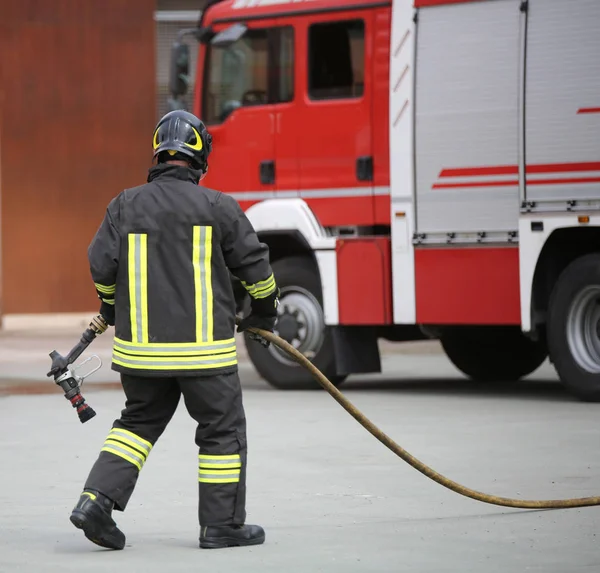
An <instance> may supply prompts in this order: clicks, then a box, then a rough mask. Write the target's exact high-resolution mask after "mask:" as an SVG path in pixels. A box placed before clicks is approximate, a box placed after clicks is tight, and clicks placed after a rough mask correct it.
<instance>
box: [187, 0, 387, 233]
mask: <svg viewBox="0 0 600 573" xmlns="http://www.w3.org/2000/svg"><path fill="white" fill-rule="evenodd" d="M291 8H293V10H292V9H291ZM390 11H391V9H390V2H382V1H380V0H379V1H378V0H361V1H360V2H356V1H354V2H353V1H339V0H303V1H295V2H293V3H292V2H289V1H287V2H256V1H253V2H251V1H242V2H240V1H239V0H237V1H236V0H226V1H223V2H218V3H216V4H213V5H211V6H210V7H208V8H207V9H206V10H205V12H204V14H203V17H202V22H201V25H202V27H204V28H207V29H210V30H211V32H212V33H213V34H218V33H219V32H223V31H225V30H227V29H231V28H232V27H234V26H235V25H236V24H237V25H240V24H241V25H243V26H244V28H245V31H244V32H243V34H242V35H241V36H240V37H239V40H237V41H236V42H235V44H234V45H226V46H219V45H214V44H211V43H210V42H206V43H202V44H201V48H200V56H199V58H198V69H197V76H196V77H197V78H198V79H199V81H197V82H196V86H197V90H198V91H197V94H196V97H195V98H194V102H195V104H194V105H195V107H194V110H193V111H194V113H195V114H196V115H198V116H199V117H201V118H202V119H203V121H204V122H205V123H206V124H207V126H208V129H209V131H210V133H211V134H212V135H213V138H214V152H213V154H212V156H211V165H210V172H209V174H208V176H207V179H206V183H207V185H208V186H210V187H213V188H215V189H219V190H221V191H223V192H228V193H231V194H232V195H234V196H235V197H236V198H237V199H238V200H239V201H240V203H241V204H242V207H244V208H247V207H249V206H250V205H252V204H253V203H254V202H257V201H261V200H264V199H268V198H271V197H300V196H302V197H303V198H304V199H305V200H306V202H307V204H308V206H309V207H310V208H311V209H312V210H313V212H314V213H315V215H316V217H317V219H318V220H319V221H320V222H321V224H322V225H324V226H325V227H341V226H346V225H348V226H374V225H389V221H390V213H389V211H390V209H389V146H388V121H387V117H388V106H387V97H388V96H387V88H388V75H389V31H390V25H389V24H390ZM331 198H336V199H338V200H337V201H331Z"/></svg>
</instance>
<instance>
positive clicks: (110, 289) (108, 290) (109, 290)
mask: <svg viewBox="0 0 600 573" xmlns="http://www.w3.org/2000/svg"><path fill="white" fill-rule="evenodd" d="M94 286H95V287H96V290H97V291H98V292H100V293H102V294H115V292H116V290H117V285H116V284H114V285H110V286H105V285H103V284H100V283H94Z"/></svg>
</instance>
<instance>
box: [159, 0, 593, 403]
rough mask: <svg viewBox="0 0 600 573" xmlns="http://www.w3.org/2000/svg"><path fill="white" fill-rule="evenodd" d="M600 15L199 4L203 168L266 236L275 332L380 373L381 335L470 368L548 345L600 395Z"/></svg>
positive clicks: (334, 373) (293, 380) (320, 3)
mask: <svg viewBox="0 0 600 573" xmlns="http://www.w3.org/2000/svg"><path fill="white" fill-rule="evenodd" d="M599 29H600V2H599V1H598V0H569V1H566V0H223V1H215V0H209V1H207V2H204V5H203V6H202V13H201V18H200V21H199V22H198V25H197V27H195V28H194V29H192V30H183V31H182V32H181V38H183V37H184V36H185V35H186V34H191V35H193V36H194V38H195V40H197V42H198V59H197V69H196V83H195V91H194V97H193V102H194V103H193V109H192V110H191V111H193V112H194V113H195V114H197V115H198V116H200V117H201V118H202V119H203V120H204V121H205V123H206V124H207V126H208V129H209V131H210V133H211V134H212V135H213V138H214V151H213V154H212V155H211V162H210V171H209V174H208V176H207V178H206V179H205V183H206V184H207V186H209V187H211V188H214V189H219V190H220V191H223V192H225V193H229V194H231V195H232V196H234V197H235V198H236V199H237V200H238V201H239V203H240V204H241V205H242V207H243V208H244V210H245V212H246V213H247V215H248V217H249V218H250V220H251V222H252V224H253V225H254V227H255V229H256V231H257V232H258V234H259V236H260V238H261V240H262V241H263V242H265V243H266V244H268V246H269V248H270V253H271V261H272V266H273V269H274V273H275V276H276V279H277V282H278V284H279V286H280V288H281V306H280V316H279V321H278V325H277V329H278V334H279V335H280V336H282V337H283V338H284V339H286V340H288V341H289V342H291V343H292V344H293V345H294V346H295V347H296V348H297V349H298V350H300V351H301V352H303V353H305V355H307V356H308V357H309V358H310V359H311V360H312V361H313V362H314V363H315V364H316V365H317V366H318V367H319V368H320V369H321V370H322V371H323V372H324V373H325V374H326V375H327V376H328V377H329V378H330V379H331V380H332V381H333V382H334V383H335V384H340V383H341V382H342V381H343V380H344V379H345V378H346V377H347V376H348V375H349V374H355V373H364V372H378V371H380V369H381V362H380V354H379V347H378V341H379V340H380V339H387V340H391V341H398V342H401V341H411V340H422V339H430V338H431V339H438V340H439V341H440V342H441V346H442V347H443V349H444V351H445V353H446V354H447V356H448V358H449V359H450V360H451V362H452V363H453V364H454V365H455V366H456V367H457V368H458V369H459V370H460V371H462V372H463V373H464V374H465V375H466V376H467V377H469V378H471V379H473V380H476V381H481V382H487V381H498V382H509V381H516V380H519V379H521V378H522V377H524V376H527V375H528V374H530V373H532V372H533V371H534V370H536V369H537V368H538V367H539V366H540V365H541V364H542V363H543V362H544V361H545V360H546V358H548V357H549V359H550V361H551V362H552V363H553V364H554V367H555V368H556V371H557V373H558V375H559V377H560V379H561V381H562V383H563V384H564V385H565V386H566V387H567V388H568V390H569V391H570V392H571V393H572V394H573V395H575V396H576V397H578V398H580V399H582V400H587V401H598V400H600V66H599V65H598V62H599V61H600V33H598V30H599ZM194 49H195V48H194ZM189 54H190V52H189V43H186V42H184V41H183V39H181V41H178V42H177V43H176V44H175V45H174V47H173V52H172V70H171V79H170V86H171V93H172V95H173V98H174V99H173V100H172V101H174V102H177V101H179V100H178V98H181V97H182V96H183V95H184V94H185V93H186V90H187V82H186V77H187V74H188V73H189V61H190V57H189ZM247 350H248V353H249V356H250V358H251V360H252V362H253V364H254V366H255V367H256V369H257V370H258V372H259V373H260V374H261V375H262V376H263V377H264V378H265V379H266V380H267V381H268V382H269V383H271V384H272V385H274V386H276V387H279V388H297V387H301V386H305V385H307V384H309V383H310V379H309V375H308V373H307V372H305V371H304V370H302V369H301V368H299V367H298V366H297V365H296V364H295V363H294V362H293V361H291V360H290V359H289V358H288V357H287V356H285V355H284V354H282V353H281V352H280V351H279V350H278V349H277V348H273V347H272V346H271V347H270V348H268V349H265V348H263V347H262V346H261V345H258V344H256V343H249V344H247Z"/></svg>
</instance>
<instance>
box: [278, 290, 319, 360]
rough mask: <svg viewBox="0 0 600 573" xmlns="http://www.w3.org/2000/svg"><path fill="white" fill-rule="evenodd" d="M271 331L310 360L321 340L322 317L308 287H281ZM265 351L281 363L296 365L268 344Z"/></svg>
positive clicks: (280, 351)
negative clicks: (276, 316) (275, 322)
mask: <svg viewBox="0 0 600 573" xmlns="http://www.w3.org/2000/svg"><path fill="white" fill-rule="evenodd" d="M277 313H278V318H277V324H276V325H275V334H277V335H278V336H280V337H281V338H283V339H284V340H285V341H286V342H288V343H289V344H291V345H292V346H293V347H294V348H295V349H296V350H298V351H299V352H301V353H302V354H304V355H305V356H306V357H307V358H309V359H312V358H314V356H315V355H316V354H317V352H318V351H319V349H320V348H321V345H322V344H323V339H324V329H325V320H324V317H323V310H322V309H321V305H320V304H319V301H318V300H317V299H316V298H315V297H314V296H313V294H312V293H311V292H309V291H308V290H306V289H304V288H302V287H298V286H290V287H283V288H281V295H280V302H279V307H278V309H277ZM269 352H271V353H272V354H273V356H274V357H275V358H276V359H277V360H278V361H279V362H282V363H284V364H288V365H292V366H297V362H295V361H294V360H293V359H291V358H290V357H289V356H288V355H287V354H286V353H285V352H283V351H282V350H281V349H279V348H277V347H276V346H275V345H273V344H271V346H269Z"/></svg>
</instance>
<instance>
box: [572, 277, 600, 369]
mask: <svg viewBox="0 0 600 573" xmlns="http://www.w3.org/2000/svg"><path fill="white" fill-rule="evenodd" d="M567 340H568V343H569V348H570V351H571V355H572V356H573V358H574V359H575V361H576V362H577V364H578V365H579V366H580V367H581V368H582V369H584V370H587V371H588V372H591V373H600V286H598V285H593V286H588V287H587V288H584V289H582V290H581V291H580V292H579V293H578V294H577V295H576V296H575V297H574V299H573V302H572V303H571V308H570V309H569V313H568V316H567Z"/></svg>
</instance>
